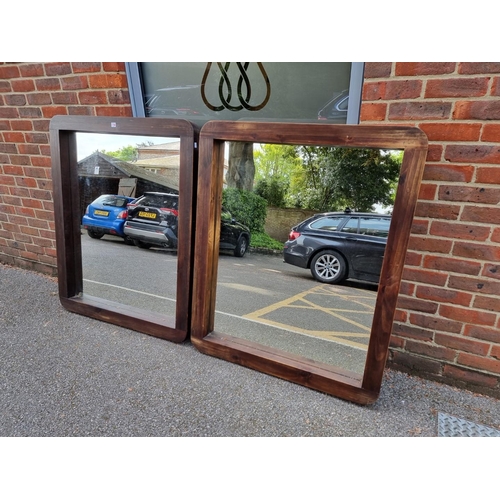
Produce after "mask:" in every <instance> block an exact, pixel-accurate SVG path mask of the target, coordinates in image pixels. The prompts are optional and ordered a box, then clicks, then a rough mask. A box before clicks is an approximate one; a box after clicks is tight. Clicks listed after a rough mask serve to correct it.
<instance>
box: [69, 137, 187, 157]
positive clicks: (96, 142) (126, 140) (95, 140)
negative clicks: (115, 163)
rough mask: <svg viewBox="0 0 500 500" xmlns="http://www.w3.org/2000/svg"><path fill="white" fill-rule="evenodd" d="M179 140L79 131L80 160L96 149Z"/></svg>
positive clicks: (176, 139) (114, 149)
mask: <svg viewBox="0 0 500 500" xmlns="http://www.w3.org/2000/svg"><path fill="white" fill-rule="evenodd" d="M178 140H179V139H178V138H172V137H151V136H147V137H143V136H135V135H114V134H89V133H83V132H82V133H77V134H76V141H77V149H78V161H80V160H83V159H84V158H87V156H90V155H91V154H92V153H94V152H95V151H96V150H99V151H102V150H103V149H104V150H105V151H117V150H118V149H120V148H122V147H125V146H137V144H141V143H146V144H149V143H151V142H152V143H153V144H164V143H165V142H172V141H178Z"/></svg>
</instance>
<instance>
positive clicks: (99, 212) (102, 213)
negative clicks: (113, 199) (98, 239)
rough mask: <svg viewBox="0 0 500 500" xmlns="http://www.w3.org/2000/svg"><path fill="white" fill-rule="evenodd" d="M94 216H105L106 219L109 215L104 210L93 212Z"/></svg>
mask: <svg viewBox="0 0 500 500" xmlns="http://www.w3.org/2000/svg"><path fill="white" fill-rule="evenodd" d="M94 214H95V215H105V216H106V217H107V216H108V215H109V212H106V211H105V210H94Z"/></svg>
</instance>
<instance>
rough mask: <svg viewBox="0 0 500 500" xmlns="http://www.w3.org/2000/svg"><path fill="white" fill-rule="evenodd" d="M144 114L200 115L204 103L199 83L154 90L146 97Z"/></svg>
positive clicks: (202, 114) (180, 116)
mask: <svg viewBox="0 0 500 500" xmlns="http://www.w3.org/2000/svg"><path fill="white" fill-rule="evenodd" d="M145 104H146V116H172V117H179V118H182V117H187V116H189V117H198V116H199V117H202V116H204V113H203V112H202V111H201V109H205V105H204V104H203V101H202V100H201V94H200V86H199V85H185V86H182V87H169V88H164V89H158V90H155V92H154V94H153V95H151V96H149V97H148V98H147V99H146V103H145Z"/></svg>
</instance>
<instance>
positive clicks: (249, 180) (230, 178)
mask: <svg viewBox="0 0 500 500" xmlns="http://www.w3.org/2000/svg"><path fill="white" fill-rule="evenodd" d="M254 177H255V164H254V161H253V143H252V142H230V143H229V160H228V170H227V174H226V184H227V186H228V187H232V188H236V189H241V190H244V191H252V189H253V180H254Z"/></svg>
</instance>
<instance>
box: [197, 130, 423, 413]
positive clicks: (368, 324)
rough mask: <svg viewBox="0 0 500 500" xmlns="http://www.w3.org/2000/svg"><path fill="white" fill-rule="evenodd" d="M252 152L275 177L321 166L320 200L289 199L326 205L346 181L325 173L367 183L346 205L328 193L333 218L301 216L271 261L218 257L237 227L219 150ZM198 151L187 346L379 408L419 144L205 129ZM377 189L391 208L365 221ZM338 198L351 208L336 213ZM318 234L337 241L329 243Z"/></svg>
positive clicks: (355, 133)
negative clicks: (380, 186)
mask: <svg viewBox="0 0 500 500" xmlns="http://www.w3.org/2000/svg"><path fill="white" fill-rule="evenodd" d="M232 141H234V142H232ZM249 143H253V150H254V152H255V151H256V150H257V151H258V152H259V154H258V155H255V154H254V157H256V156H258V157H259V158H260V160H265V161H267V162H268V164H269V165H271V168H274V169H275V168H276V164H277V163H279V162H284V161H285V162H286V161H288V162H289V169H291V170H293V169H294V166H293V165H294V162H295V164H296V162H299V163H302V167H301V168H302V172H304V163H307V162H310V165H309V166H308V168H310V170H311V171H312V170H314V169H316V170H318V169H321V168H323V169H325V170H326V171H327V172H326V174H325V175H326V177H328V175H330V176H331V178H330V179H329V180H328V179H327V178H326V177H325V176H323V178H318V179H319V184H322V186H321V189H320V186H319V185H318V186H317V190H316V192H310V191H308V189H307V186H306V185H303V186H302V187H301V186H300V179H299V180H297V179H296V183H297V182H298V184H299V185H298V186H296V189H295V193H294V194H293V193H292V194H293V195H294V196H301V197H306V196H310V197H311V196H313V197H314V196H316V197H318V198H320V197H322V196H323V197H325V196H326V194H325V191H326V190H328V189H330V190H332V189H334V187H335V186H334V184H335V182H336V181H338V178H339V177H340V176H341V174H342V173H341V172H339V171H335V169H334V168H333V165H335V166H339V165H340V166H343V168H345V169H347V170H346V172H344V173H343V177H347V176H350V177H356V176H357V177H358V179H353V178H351V179H350V182H351V184H350V185H351V188H352V186H353V185H354V186H356V185H359V186H361V185H364V186H365V188H364V192H359V193H357V194H356V195H355V196H350V197H349V196H346V195H345V191H344V196H342V194H341V193H342V190H341V189H339V188H338V186H337V191H336V192H335V193H329V195H330V198H331V197H332V196H333V195H335V196H336V199H337V200H338V203H339V206H338V207H334V208H335V209H336V210H335V213H330V215H328V216H321V215H315V214H318V213H321V212H322V211H321V210H312V211H310V212H312V213H307V214H306V215H304V217H303V219H304V223H303V224H300V223H301V222H303V221H302V220H300V221H297V223H296V224H293V227H294V230H292V227H290V228H289V233H290V235H289V240H288V241H287V242H286V243H285V245H284V253H283V254H281V255H279V256H277V255H274V256H273V255H254V254H250V255H248V254H247V256H246V257H245V258H243V259H237V258H236V259H235V257H234V256H238V255H239V254H238V249H237V250H235V251H234V254H233V251H232V250H231V249H232V248H233V247H235V245H233V247H231V249H230V252H231V253H229V254H227V252H221V253H220V254H219V251H220V250H222V248H221V245H222V242H223V241H225V237H224V233H225V231H226V229H225V226H226V225H227V224H228V221H226V219H227V218H228V217H230V219H229V222H232V223H233V224H234V223H235V222H238V221H235V218H234V217H233V216H234V215H235V214H232V215H231V216H228V207H227V206H226V205H228V199H229V200H230V197H228V196H226V195H227V192H226V191H227V189H224V188H225V187H226V185H225V181H226V175H227V173H226V171H227V169H228V162H227V160H226V159H225V158H226V156H227V155H226V151H227V150H228V149H229V150H231V149H233V146H235V145H238V144H239V145H241V144H247V145H248V144H249ZM200 144H201V148H200V152H201V156H200V167H199V188H198V189H199V194H198V215H197V228H198V230H197V235H196V247H195V266H196V269H197V273H196V274H195V281H194V283H195V285H194V302H193V305H194V313H193V326H192V335H191V338H192V341H193V343H194V344H195V345H196V346H197V347H198V349H200V350H201V351H202V352H205V353H207V354H212V355H215V356H218V357H221V358H223V359H227V360H229V361H234V362H237V363H240V364H242V365H245V366H248V367H251V368H255V369H258V370H261V371H263V372H266V373H269V374H272V375H275V376H279V377H282V378H285V379H288V380H291V381H294V382H297V383H300V384H303V385H306V386H308V387H311V388H314V389H318V390H321V391H324V392H327V393H330V394H333V395H337V396H340V397H343V398H346V399H350V400H352V401H355V402H358V403H363V404H366V403H371V402H373V401H375V400H376V399H377V397H378V393H379V390H380V384H381V380H382V375H383V369H384V366H385V361H386V356H387V351H388V344H389V337H390V333H391V329H392V320H393V316H394V311H395V307H396V300H397V295H398V291H399V283H400V279H401V273H402V268H403V263H404V258H405V252H406V246H407V241H408V237H409V232H410V227H411V224H412V218H413V213H414V208H415V204H416V199H417V195H418V189H419V184H420V179H421V175H422V171H423V166H424V160H425V154H426V150H427V140H426V138H425V136H424V134H422V133H421V132H420V131H419V130H418V129H412V128H396V127H363V126H339V125H316V124H313V125H304V124H276V123H260V124H257V123H242V122H236V123H224V122H210V123H208V124H207V125H205V126H204V128H203V129H202V132H201V136H200ZM228 145H229V146H228ZM273 145H274V146H279V147H274V148H273V147H272V146H273ZM251 146H252V145H251ZM234 149H236V150H237V149H238V147H235V148H234ZM264 153H265V154H264ZM266 154H267V156H266ZM278 159H279V161H278ZM361 164H370V165H372V168H373V169H376V170H379V172H374V173H373V175H371V174H370V178H369V176H368V174H367V172H366V171H365V173H364V174H363V175H364V178H363V179H359V176H360V172H361V170H362V169H361V167H356V165H361ZM339 168H340V167H339ZM229 169H231V164H230V162H229ZM382 171H383V172H384V173H383V174H382ZM295 173H296V174H297V171H296V172H295ZM238 175H239V177H241V176H242V175H244V174H243V172H242V171H241V170H240V172H239V174H238ZM274 175H275V177H274V178H275V179H276V176H277V175H278V174H276V172H275V174H274ZM311 175H312V174H311ZM377 176H380V178H379V179H377ZM270 178H272V175H271V176H270ZM318 179H317V180H318ZM268 181H269V178H268ZM377 182H379V183H382V182H389V183H393V186H392V188H391V187H389V189H386V192H387V193H388V195H390V193H391V191H394V192H396V191H397V196H396V198H395V200H392V202H391V201H389V200H388V203H387V204H386V206H379V207H376V210H375V213H372V214H370V215H366V214H364V213H361V211H362V212H364V211H365V210H367V207H368V206H369V207H370V208H373V207H371V204H370V199H372V198H370V197H369V196H368V190H369V188H368V185H369V184H371V189H372V190H377V186H376V185H375V186H374V185H373V184H374V183H375V184H377ZM269 184H270V183H269V182H267V185H265V186H264V187H261V191H262V189H266V188H267V189H271V188H270V186H269ZM274 189H275V191H276V190H278V191H279V186H278V187H277V186H276V185H275V186H274ZM345 189H347V188H345ZM360 191H361V190H360ZM339 193H340V194H339ZM274 194H275V195H276V192H275V193H274ZM358 195H359V196H358ZM365 195H366V196H365ZM378 196H379V199H381V197H380V195H378ZM343 199H349V200H350V203H352V204H353V205H354V206H351V207H350V210H346V207H345V206H344V207H342V208H341V205H340V204H341V203H342V201H343ZM316 202H317V203H319V201H317V200H316ZM312 204H313V205H314V203H312ZM316 206H321V205H316ZM354 209H356V210H354ZM328 211H329V212H331V210H328ZM229 212H230V210H229ZM388 213H389V214H388ZM311 217H312V218H311ZM237 218H238V217H237V216H236V219H237ZM250 232H251V231H250ZM326 232H330V233H334V232H335V233H336V234H335V235H333V236H332V237H333V238H337V240H341V241H340V242H339V241H336V242H334V243H333V242H331V243H325V238H328V237H329V236H328V235H326ZM319 240H322V241H319ZM235 242H236V239H235ZM321 245H323V247H322V248H321V251H317V249H318V248H319V247H320V246H321ZM325 245H326V246H328V247H329V248H325V247H324V246H325ZM339 245H342V247H340V246H339ZM386 248H387V250H386ZM226 254H227V255H226ZM309 255H311V256H312V257H311V258H309V257H308V256H309ZM384 255H385V257H384Z"/></svg>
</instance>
